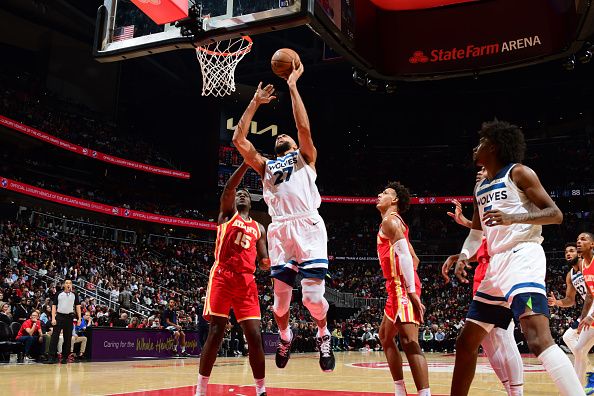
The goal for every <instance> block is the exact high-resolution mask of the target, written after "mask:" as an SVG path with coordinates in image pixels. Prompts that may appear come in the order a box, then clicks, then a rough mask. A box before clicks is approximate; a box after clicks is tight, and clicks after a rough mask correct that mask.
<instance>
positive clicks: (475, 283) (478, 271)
mask: <svg viewBox="0 0 594 396" xmlns="http://www.w3.org/2000/svg"><path fill="white" fill-rule="evenodd" d="M487 268H489V261H486V260H484V261H483V262H482V263H480V264H479V265H477V266H476V268H475V269H474V278H473V279H472V295H473V296H474V295H475V294H476V291H477V290H478V288H479V286H480V285H481V282H482V281H483V279H485V274H486V273H487Z"/></svg>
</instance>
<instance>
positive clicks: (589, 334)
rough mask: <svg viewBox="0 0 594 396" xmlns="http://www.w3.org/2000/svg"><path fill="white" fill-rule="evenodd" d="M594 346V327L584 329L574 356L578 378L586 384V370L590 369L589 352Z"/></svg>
mask: <svg viewBox="0 0 594 396" xmlns="http://www.w3.org/2000/svg"><path fill="white" fill-rule="evenodd" d="M592 346H594V329H584V330H583V331H582V332H581V333H580V334H579V338H578V342H577V343H576V345H575V347H574V348H575V349H574V352H573V354H574V356H575V363H574V366H575V372H576V374H577V376H578V379H579V380H580V382H581V383H582V384H586V371H587V370H588V363H589V359H588V353H589V352H590V349H592Z"/></svg>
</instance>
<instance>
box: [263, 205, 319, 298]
mask: <svg viewBox="0 0 594 396" xmlns="http://www.w3.org/2000/svg"><path fill="white" fill-rule="evenodd" d="M327 244H328V235H327V234H326V225H325V224H324V220H323V219H322V217H321V216H320V215H319V214H318V212H311V213H306V214H301V215H294V216H283V217H273V219H272V223H271V224H270V225H269V226H268V254H269V256H270V262H271V264H272V265H271V268H270V269H271V276H272V277H273V278H274V279H277V280H280V281H282V282H284V283H286V284H288V285H291V286H292V285H293V284H294V283H295V278H296V277H297V274H298V273H301V275H303V277H304V278H318V279H324V278H325V277H326V273H327V272H328V248H327Z"/></svg>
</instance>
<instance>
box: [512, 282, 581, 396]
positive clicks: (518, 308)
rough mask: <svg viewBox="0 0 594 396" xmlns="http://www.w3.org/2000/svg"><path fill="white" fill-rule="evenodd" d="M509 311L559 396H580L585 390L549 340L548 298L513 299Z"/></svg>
mask: <svg viewBox="0 0 594 396" xmlns="http://www.w3.org/2000/svg"><path fill="white" fill-rule="evenodd" d="M512 310H513V312H514V316H515V317H516V318H518V317H519V320H520V323H521V326H522V332H523V333H524V336H525V337H526V342H527V344H528V348H529V349H530V351H531V352H532V353H533V354H534V355H535V356H536V357H537V358H538V360H540V362H541V363H542V365H543V366H544V368H545V370H546V371H547V373H548V374H549V376H550V377H551V379H552V380H553V382H555V385H556V386H557V389H558V390H559V393H560V394H561V395H562V396H570V395H572V396H573V395H583V394H584V390H583V388H582V385H581V383H580V381H579V379H578V376H577V374H576V372H575V371H574V370H573V366H572V365H571V361H570V360H569V358H568V357H567V355H566V354H565V352H563V350H562V349H561V348H559V346H558V345H557V344H555V342H554V340H553V337H552V336H551V329H550V327H549V318H548V313H549V308H548V302H547V298H546V296H545V295H544V294H540V293H529V292H527V293H520V294H517V295H515V296H514V297H513V302H512Z"/></svg>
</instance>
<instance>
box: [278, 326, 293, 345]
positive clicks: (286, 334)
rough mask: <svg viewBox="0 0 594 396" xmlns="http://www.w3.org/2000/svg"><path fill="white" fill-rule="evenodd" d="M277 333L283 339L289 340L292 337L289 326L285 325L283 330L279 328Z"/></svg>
mask: <svg viewBox="0 0 594 396" xmlns="http://www.w3.org/2000/svg"><path fill="white" fill-rule="evenodd" d="M278 333H279V334H280V338H281V339H282V340H283V341H289V342H290V341H291V340H292V339H293V332H292V331H291V328H290V327H287V328H286V329H284V330H279V331H278Z"/></svg>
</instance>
